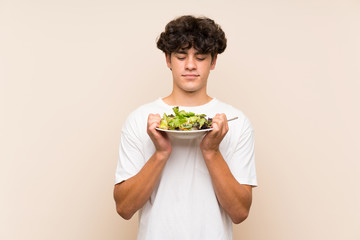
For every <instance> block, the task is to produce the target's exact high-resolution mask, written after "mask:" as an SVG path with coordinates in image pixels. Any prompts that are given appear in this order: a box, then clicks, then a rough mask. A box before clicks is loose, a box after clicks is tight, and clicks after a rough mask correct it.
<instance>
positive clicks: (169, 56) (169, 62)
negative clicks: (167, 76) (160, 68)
mask: <svg viewBox="0 0 360 240" xmlns="http://www.w3.org/2000/svg"><path fill="white" fill-rule="evenodd" d="M165 58H166V64H167V66H168V68H171V53H170V54H169V53H165Z"/></svg>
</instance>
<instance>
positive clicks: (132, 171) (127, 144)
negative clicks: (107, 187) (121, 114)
mask: <svg viewBox="0 0 360 240" xmlns="http://www.w3.org/2000/svg"><path fill="white" fill-rule="evenodd" d="M136 129H137V128H136V123H135V122H134V121H131V120H130V119H129V118H128V119H127V121H126V122H125V124H124V126H123V129H122V131H121V137H120V144H119V157H118V163H117V168H116V173H115V184H117V183H120V182H123V181H125V180H127V179H129V178H131V177H132V176H134V175H136V174H137V173H138V172H139V171H140V169H141V168H142V167H143V166H144V164H145V159H144V153H143V144H142V141H141V137H140V136H139V134H137V131H136Z"/></svg>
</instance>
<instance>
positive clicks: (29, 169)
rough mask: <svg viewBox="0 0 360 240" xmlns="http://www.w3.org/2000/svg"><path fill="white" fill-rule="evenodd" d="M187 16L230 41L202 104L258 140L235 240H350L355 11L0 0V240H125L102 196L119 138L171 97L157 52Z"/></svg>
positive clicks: (356, 198)
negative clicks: (202, 19) (169, 29)
mask: <svg viewBox="0 0 360 240" xmlns="http://www.w3.org/2000/svg"><path fill="white" fill-rule="evenodd" d="M184 14H195V15H197V16H199V15H205V16H208V17H210V18H213V19H215V21H216V22H217V23H219V24H220V25H221V26H222V28H223V30H224V31H225V33H226V34H227V38H228V48H227V49H226V51H225V52H224V53H223V54H221V55H219V58H218V62H217V66H216V68H215V70H214V71H212V72H211V74H210V78H209V84H208V91H209V94H210V95H211V96H213V97H216V98H218V99H220V100H222V101H225V102H228V103H230V104H232V105H234V106H235V107H237V108H239V109H241V110H242V111H243V112H244V113H245V114H246V115H247V116H248V117H249V119H250V120H251V122H252V124H253V125H254V128H255V137H256V164H257V174H258V181H259V187H257V188H255V189H254V200H253V205H252V209H251V212H250V216H249V218H248V219H247V220H246V221H245V222H244V223H242V224H240V225H234V239H235V240H240V239H241V240H264V239H270V240H304V239H306V240H313V239H314V240H315V239H316V240H318V239H331V240H338V239H341V240H358V239H360V232H359V226H360V207H359V206H360V204H359V203H360V193H359V189H360V188H359V182H360V177H359V175H360V154H359V143H360V141H359V135H360V128H359V122H360V113H359V111H360V106H359V103H360V97H359V91H360V27H359V26H360V2H359V1H358V0H353V1H350V0H333V1H325V0H322V1H320V0H312V1H310V0H309V1H301V0H296V1H285V0H283V1H281V0H273V1H267V0H260V1H209V0H206V1H188V0H186V1H173V2H172V1H165V0H164V1H143V2H140V1H115V0H101V1H100V0H92V1H85V0H65V1H64V0H62V1H60V0H54V1H45V0H33V1H25V0H11V1H10V0H8V1H7V0H1V1H0V79H1V85H0V87H1V90H0V96H1V97H0V100H1V102H0V104H1V129H0V131H1V133H0V136H1V152H0V154H1V159H0V160H1V162H0V213H1V214H0V239H4V240H23V239H31V240H48V239H52V240H64V239H67V240H70V239H71V240H79V239H81V240H95V239H96V240H98V239H106V240H116V239H124V240H132V239H135V238H136V233H137V224H138V216H137V215H135V216H134V217H133V218H132V219H131V220H130V221H125V220H122V219H121V218H120V216H118V215H117V213H116V211H115V204H114V201H113V196H112V190H113V184H114V174H115V167H116V163H117V154H118V144H119V141H120V132H121V127H122V124H123V123H124V121H125V119H126V117H127V116H128V114H129V113H130V112H131V111H133V110H134V109H135V108H137V107H138V106H139V105H141V104H144V103H147V102H149V101H153V100H155V99H157V98H158V97H164V96H167V95H168V94H169V93H170V90H171V88H172V79H171V72H170V71H169V69H168V68H167V67H166V63H165V57H164V54H163V53H162V52H161V51H160V50H158V49H157V48H156V44H155V43H156V39H157V37H158V35H159V34H160V32H162V31H163V30H164V27H165V25H166V23H168V22H169V21H170V20H172V19H173V18H175V17H177V16H180V15H184Z"/></svg>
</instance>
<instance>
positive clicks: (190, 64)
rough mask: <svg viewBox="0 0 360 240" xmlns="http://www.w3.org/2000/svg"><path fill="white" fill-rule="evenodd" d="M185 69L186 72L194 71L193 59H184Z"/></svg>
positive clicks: (194, 63)
mask: <svg viewBox="0 0 360 240" xmlns="http://www.w3.org/2000/svg"><path fill="white" fill-rule="evenodd" d="M185 69H186V70H194V69H196V62H195V61H194V58H193V57H189V58H187V59H186V62H185Z"/></svg>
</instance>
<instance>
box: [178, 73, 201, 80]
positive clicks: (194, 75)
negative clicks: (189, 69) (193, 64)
mask: <svg viewBox="0 0 360 240" xmlns="http://www.w3.org/2000/svg"><path fill="white" fill-rule="evenodd" d="M182 76H183V77H184V78H186V79H195V78H197V77H199V76H200V75H198V74H183V75H182Z"/></svg>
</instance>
